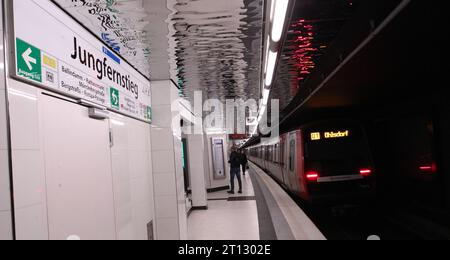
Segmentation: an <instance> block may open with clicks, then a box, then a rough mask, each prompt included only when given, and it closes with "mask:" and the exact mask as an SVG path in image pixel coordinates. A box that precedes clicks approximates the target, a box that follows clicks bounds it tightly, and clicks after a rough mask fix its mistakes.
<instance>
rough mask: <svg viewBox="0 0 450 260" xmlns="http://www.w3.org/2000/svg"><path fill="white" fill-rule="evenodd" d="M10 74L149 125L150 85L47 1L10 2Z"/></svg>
mask: <svg viewBox="0 0 450 260" xmlns="http://www.w3.org/2000/svg"><path fill="white" fill-rule="evenodd" d="M8 15H9V17H12V18H11V19H7V20H8V21H12V23H11V24H9V26H8V28H11V29H12V31H10V33H9V34H8V37H9V38H10V39H9V40H10V41H9V42H10V47H13V49H14V51H13V53H14V57H13V58H12V59H11V60H12V64H11V69H10V71H11V74H12V75H11V76H12V77H14V78H18V79H21V80H23V81H27V82H29V83H32V84H35V85H38V86H40V87H43V88H45V89H48V90H51V91H55V92H58V93H60V94H63V95H68V96H70V97H73V98H76V99H82V100H86V101H89V102H93V103H95V104H97V105H100V106H103V107H105V108H107V109H109V110H111V111H115V112H119V113H121V114H124V115H127V116H130V117H133V118H136V119H139V120H143V121H146V122H151V118H152V110H151V97H150V81H149V80H148V79H147V78H146V77H144V76H143V75H142V74H140V73H139V72H138V71H137V70H135V69H134V68H133V67H132V66H130V65H129V64H128V63H127V62H126V61H124V60H122V59H121V57H119V56H118V55H117V54H116V53H115V52H114V51H113V50H111V49H110V48H109V47H107V46H106V45H105V44H104V43H103V42H102V41H100V40H99V39H98V38H96V37H95V36H93V35H92V34H91V33H90V32H88V31H87V30H86V29H85V28H83V27H82V26H81V25H80V24H78V22H76V21H75V20H73V19H72V18H71V17H70V16H69V15H67V14H66V13H65V12H64V11H63V10H61V9H60V8H59V7H58V6H56V5H55V4H53V3H52V2H51V1H42V0H21V1H10V6H8Z"/></svg>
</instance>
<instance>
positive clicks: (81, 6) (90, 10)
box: [53, 0, 170, 80]
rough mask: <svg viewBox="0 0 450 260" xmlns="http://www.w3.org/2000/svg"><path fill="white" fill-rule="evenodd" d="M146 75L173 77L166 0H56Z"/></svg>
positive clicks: (157, 77) (154, 77)
mask: <svg viewBox="0 0 450 260" xmlns="http://www.w3.org/2000/svg"><path fill="white" fill-rule="evenodd" d="M53 2H55V3H57V4H58V5H59V6H61V7H62V8H63V9H64V10H66V11H67V12H68V13H69V14H71V15H72V16H73V17H74V18H75V19H76V20H77V21H78V22H80V23H81V24H83V25H84V26H85V27H87V28H88V29H89V30H90V31H91V32H92V33H94V34H96V35H97V36H98V37H99V38H101V39H102V40H103V41H104V42H105V43H106V44H108V45H109V46H110V47H111V48H112V49H114V50H115V51H116V52H118V53H119V54H121V55H122V57H124V58H125V59H126V60H127V61H128V62H129V63H131V65H132V66H133V67H135V68H136V69H137V70H139V71H140V72H141V73H142V74H144V75H145V76H147V77H149V78H151V79H152V80H156V79H168V78H169V65H168V59H169V55H168V52H167V49H168V34H169V30H168V24H167V22H166V21H167V17H168V16H169V14H170V10H169V9H168V8H167V1H166V0H54V1H53Z"/></svg>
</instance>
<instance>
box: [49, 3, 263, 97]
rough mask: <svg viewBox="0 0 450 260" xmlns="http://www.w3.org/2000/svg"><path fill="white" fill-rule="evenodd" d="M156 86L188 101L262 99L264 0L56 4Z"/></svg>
mask: <svg viewBox="0 0 450 260" xmlns="http://www.w3.org/2000/svg"><path fill="white" fill-rule="evenodd" d="M54 2H56V3H57V4H59V5H60V6H61V7H62V8H63V9H65V10H66V11H67V12H69V13H70V14H71V15H72V16H74V17H75V19H77V20H78V21H79V22H80V23H82V24H83V25H84V26H86V27H87V28H88V29H89V30H90V31H91V32H93V33H94V34H96V35H97V36H98V37H100V38H101V39H102V40H103V41H104V42H105V43H106V44H108V45H109V46H110V47H111V48H113V49H114V50H116V51H117V52H118V53H120V54H121V55H122V56H123V57H124V58H125V59H126V60H127V61H128V62H130V63H131V64H132V65H133V66H134V67H135V68H137V69H138V70H139V71H140V72H141V73H143V74H144V75H146V76H147V77H149V78H150V79H151V80H158V79H166V80H167V79H169V78H170V79H172V80H174V81H175V82H176V83H177V84H178V85H179V87H180V94H181V95H182V96H184V97H186V98H188V99H191V98H192V97H193V96H194V92H195V91H197V90H198V91H202V92H203V98H204V99H208V98H216V99H220V100H224V99H232V98H244V99H247V98H259V97H260V88H259V86H260V83H259V82H260V68H261V46H262V26H263V21H262V19H263V17H262V12H263V6H262V5H263V0H226V1H224V0H54Z"/></svg>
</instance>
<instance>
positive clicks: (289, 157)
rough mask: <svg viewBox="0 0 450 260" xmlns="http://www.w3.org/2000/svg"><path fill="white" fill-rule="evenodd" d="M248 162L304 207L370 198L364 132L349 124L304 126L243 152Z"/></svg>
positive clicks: (370, 174) (373, 182)
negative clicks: (296, 198)
mask: <svg viewBox="0 0 450 260" xmlns="http://www.w3.org/2000/svg"><path fill="white" fill-rule="evenodd" d="M246 152H247V154H248V157H249V160H250V161H252V162H253V163H255V164H256V165H258V166H259V167H260V168H262V169H263V170H265V171H266V172H267V173H268V174H269V175H271V176H272V177H273V178H275V179H276V180H277V181H278V182H279V183H280V184H281V185H282V186H283V187H284V188H286V189H287V190H289V191H290V192H291V193H292V194H295V195H296V196H297V197H299V198H300V199H301V200H303V201H305V202H307V203H309V204H331V203H333V204H335V203H365V202H369V201H372V200H373V199H374V198H375V185H376V178H375V169H374V163H373V159H372V155H371V152H370V149H369V144H368V140H367V136H366V133H365V131H364V128H363V127H362V125H361V124H360V123H357V122H355V121H351V120H328V121H320V122H315V123H309V124H306V125H303V126H301V127H300V128H298V129H296V130H295V131H292V132H289V133H286V134H283V135H281V136H280V137H278V138H273V139H269V140H265V141H263V142H261V143H260V144H258V145H255V146H252V147H249V148H247V150H246Z"/></svg>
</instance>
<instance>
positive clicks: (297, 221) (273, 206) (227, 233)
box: [188, 164, 325, 240]
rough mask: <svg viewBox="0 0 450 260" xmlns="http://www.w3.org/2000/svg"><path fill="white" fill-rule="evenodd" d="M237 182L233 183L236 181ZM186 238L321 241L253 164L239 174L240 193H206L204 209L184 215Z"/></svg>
mask: <svg viewBox="0 0 450 260" xmlns="http://www.w3.org/2000/svg"><path fill="white" fill-rule="evenodd" d="M236 184H237V183H236ZM188 239H190V240H324V239H325V237H324V236H323V235H322V233H321V232H320V231H319V229H318V228H317V227H316V226H315V225H314V223H313V222H312V221H311V220H310V219H309V218H308V217H307V216H306V214H305V213H304V212H303V211H302V210H301V208H300V207H299V206H298V205H297V204H296V203H295V202H294V201H293V200H292V199H291V198H290V197H289V195H288V194H287V193H286V192H285V191H284V190H283V189H281V187H280V186H279V185H278V184H277V183H276V182H275V181H274V180H273V179H272V178H270V177H269V176H268V175H267V174H266V173H264V172H263V171H262V170H261V169H259V168H258V167H257V166H256V165H254V164H250V170H249V171H248V172H247V175H246V176H245V177H243V194H235V195H231V196H230V195H229V194H227V192H226V191H220V192H213V193H209V194H208V210H195V211H193V212H191V214H190V216H189V218H188Z"/></svg>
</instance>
